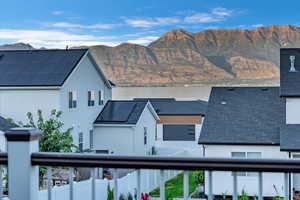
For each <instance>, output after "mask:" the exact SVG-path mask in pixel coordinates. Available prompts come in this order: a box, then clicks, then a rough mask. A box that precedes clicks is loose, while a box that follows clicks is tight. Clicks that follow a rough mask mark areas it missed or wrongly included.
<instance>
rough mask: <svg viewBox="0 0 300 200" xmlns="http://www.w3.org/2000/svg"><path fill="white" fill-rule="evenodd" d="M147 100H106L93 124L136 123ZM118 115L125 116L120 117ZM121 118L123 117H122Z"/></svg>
mask: <svg viewBox="0 0 300 200" xmlns="http://www.w3.org/2000/svg"><path fill="white" fill-rule="evenodd" d="M147 103H148V102H145V101H143V102H142V101H141V102H136V101H130V100H129V101H113V100H110V101H108V102H107V103H106V104H105V106H104V108H103V109H102V111H101V113H100V114H99V115H98V117H97V119H96V120H95V122H94V123H95V124H136V123H137V122H138V120H139V118H140V116H141V114H142V112H143V110H144V108H145V106H146V105H147ZM120 115H123V116H125V117H124V118H123V117H120ZM122 118H123V119H122Z"/></svg>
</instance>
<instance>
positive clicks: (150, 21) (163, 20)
mask: <svg viewBox="0 0 300 200" xmlns="http://www.w3.org/2000/svg"><path fill="white" fill-rule="evenodd" d="M125 22H126V23H127V24H129V25H130V26H132V27H138V28H150V27H153V26H166V25H172V24H176V23H179V22H180V19H178V18H177V17H156V18H146V19H145V18H144V19H125Z"/></svg>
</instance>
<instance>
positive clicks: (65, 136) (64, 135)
mask: <svg viewBox="0 0 300 200" xmlns="http://www.w3.org/2000/svg"><path fill="white" fill-rule="evenodd" d="M61 116H62V112H61V111H57V110H52V111H51V114H50V117H49V119H47V120H45V119H44V118H43V114H42V111H41V110H38V111H37V121H36V122H35V121H34V119H33V115H32V113H31V112H28V113H27V118H28V121H29V122H28V124H26V125H25V126H26V127H33V128H38V129H40V130H41V131H42V135H41V138H40V151H41V152H74V151H77V150H78V147H77V146H76V145H74V144H73V138H72V135H71V131H72V128H68V129H66V130H63V126H64V123H63V122H62V121H61Z"/></svg>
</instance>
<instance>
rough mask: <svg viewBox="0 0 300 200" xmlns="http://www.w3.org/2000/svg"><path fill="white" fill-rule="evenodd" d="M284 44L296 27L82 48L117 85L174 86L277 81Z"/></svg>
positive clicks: (174, 35) (183, 34) (291, 43)
mask: <svg viewBox="0 0 300 200" xmlns="http://www.w3.org/2000/svg"><path fill="white" fill-rule="evenodd" d="M13 46H16V47H18V48H19V46H21V47H25V48H32V47H31V46H30V45H26V44H13ZM287 47H300V28H299V27H297V26H291V25H281V26H278V25H271V26H267V27H260V28H257V29H218V30H205V31H201V32H197V33H190V32H187V31H184V30H172V31H170V32H167V33H165V34H164V35H162V36H161V37H160V38H159V39H158V40H156V41H154V42H152V43H151V44H149V45H148V46H141V45H137V44H129V43H124V44H120V45H118V46H116V47H108V46H103V45H100V46H90V47H87V48H89V49H90V50H91V52H92V54H93V55H94V57H95V59H96V61H97V62H98V63H99V64H100V65H101V67H102V68H103V70H104V72H105V73H106V74H107V75H108V77H109V78H110V79H111V80H112V81H113V82H115V83H116V84H117V85H118V86H178V85H199V84H218V85H220V84H223V85H224V84H235V85H251V84H278V77H279V49H280V48H287ZM2 48H3V46H2V47H1V46H0V49H2ZM14 48H15V47H14ZM77 48H83V47H77Z"/></svg>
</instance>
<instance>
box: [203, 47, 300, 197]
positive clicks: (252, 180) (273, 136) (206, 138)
mask: <svg viewBox="0 0 300 200" xmlns="http://www.w3.org/2000/svg"><path fill="white" fill-rule="evenodd" d="M299 116H300V49H281V51H280V87H230V88H229V87H227V88H226V87H220V88H218V87H215V88H213V89H212V91H211V95H210V99H209V102H208V109H207V113H206V118H205V120H204V123H203V127H202V131H201V134H200V137H199V144H200V145H202V146H203V149H204V154H205V157H227V158H228V157H233V158H290V159H298V158H300V154H299V150H300V148H299V144H300V134H299V132H300V117H299ZM237 175H238V192H239V194H240V193H241V192H242V190H244V191H245V192H247V194H249V195H251V196H255V195H257V194H258V189H257V181H258V174H257V173H253V172H238V173H237ZM212 178H213V193H214V194H215V195H222V194H225V193H227V195H231V194H232V192H233V184H232V179H233V178H232V173H231V172H213V175H212ZM220 180H222V181H220ZM206 181H208V177H207V176H206ZM289 184H290V187H289V188H290V193H291V196H292V195H294V196H293V197H295V194H297V193H299V191H300V175H299V174H291V175H290V176H289ZM283 186H284V175H283V174H279V173H278V174H275V173H263V195H264V196H265V197H274V196H278V195H283ZM206 191H207V188H206Z"/></svg>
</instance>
